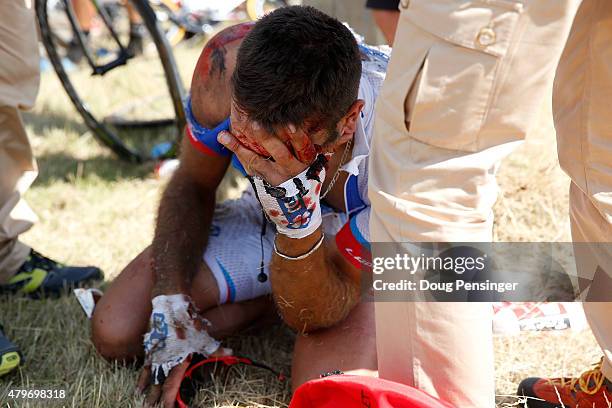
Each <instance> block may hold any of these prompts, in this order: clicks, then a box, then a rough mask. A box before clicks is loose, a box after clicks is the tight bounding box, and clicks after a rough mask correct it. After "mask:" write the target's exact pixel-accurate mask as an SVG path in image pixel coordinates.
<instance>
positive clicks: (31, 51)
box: [0, 0, 39, 283]
mask: <svg viewBox="0 0 612 408" xmlns="http://www.w3.org/2000/svg"><path fill="white" fill-rule="evenodd" d="M37 41H38V40H37V35H36V21H35V19H34V13H33V11H32V10H30V9H28V8H27V7H26V6H25V5H24V2H23V0H5V1H2V2H1V3H0V283H4V282H6V281H7V280H8V279H9V277H10V276H12V274H13V273H15V272H16V271H17V269H18V268H19V267H20V266H21V264H23V262H24V261H25V260H26V258H27V256H28V254H29V252H30V248H28V247H27V246H25V245H24V244H22V243H20V242H19V241H18V240H17V237H18V236H19V235H20V234H21V233H23V232H25V231H27V230H28V229H29V228H30V227H31V226H32V223H33V222H34V220H35V215H34V213H33V212H32V210H30V208H29V207H28V206H27V204H26V203H25V202H24V201H23V200H22V198H21V197H22V195H23V193H24V192H25V191H26V190H27V188H28V187H29V186H30V184H31V183H32V181H34V179H35V178H36V175H37V174H38V172H37V168H36V163H35V161H34V157H33V155H32V149H31V147H30V142H29V141H28V137H27V134H26V132H25V129H24V125H23V122H22V120H21V115H20V114H19V109H26V108H30V107H32V105H33V104H34V100H35V98H36V94H37V93H38V84H39V72H38V69H39V68H38V64H39V60H38V58H39V57H38V43H37Z"/></svg>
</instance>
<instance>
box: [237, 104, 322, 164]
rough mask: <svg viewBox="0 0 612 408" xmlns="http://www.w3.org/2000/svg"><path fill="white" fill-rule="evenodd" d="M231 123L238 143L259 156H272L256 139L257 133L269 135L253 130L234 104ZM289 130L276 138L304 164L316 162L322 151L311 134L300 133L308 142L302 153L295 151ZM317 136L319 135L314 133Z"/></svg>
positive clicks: (279, 133) (277, 133) (278, 133)
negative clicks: (318, 154)
mask: <svg viewBox="0 0 612 408" xmlns="http://www.w3.org/2000/svg"><path fill="white" fill-rule="evenodd" d="M231 121H232V128H231V131H232V134H233V135H234V136H235V137H236V139H238V141H239V142H240V143H241V144H242V145H243V146H244V147H246V148H247V149H249V150H251V151H253V152H255V153H257V154H259V155H260V156H264V157H270V156H272V155H271V154H270V152H268V151H267V150H266V148H265V147H263V146H262V145H261V144H260V143H258V141H257V140H256V138H255V137H254V135H255V133H262V134H263V133H267V130H265V129H261V128H259V129H257V130H254V129H253V125H252V122H250V121H249V119H248V118H247V117H246V115H245V114H243V113H241V112H240V111H239V110H238V109H236V107H235V105H234V104H233V103H232V111H231ZM287 132H288V130H287V129H285V130H279V131H276V132H275V133H274V137H277V138H279V139H280V140H281V141H283V142H284V143H285V145H286V146H287V149H289V151H290V152H291V154H293V155H294V156H295V157H296V158H297V159H298V160H300V161H301V162H303V163H307V164H310V163H312V162H313V161H314V159H315V158H316V156H317V153H320V152H321V151H322V149H321V146H320V145H317V144H314V143H313V142H312V140H313V139H312V138H311V137H310V136H309V135H310V132H309V134H304V133H300V135H301V136H302V137H304V138H307V139H308V140H306V141H305V143H301V144H302V145H303V146H304V147H303V148H302V149H301V150H300V151H295V149H294V148H293V145H292V143H291V140H290V135H289V133H287ZM313 134H314V135H315V136H320V135H317V134H316V133H315V132H313ZM260 137H261V135H260Z"/></svg>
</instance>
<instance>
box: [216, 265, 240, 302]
mask: <svg viewBox="0 0 612 408" xmlns="http://www.w3.org/2000/svg"><path fill="white" fill-rule="evenodd" d="M215 260H216V261H217V264H218V265H219V268H221V272H222V273H223V277H224V278H225V281H226V282H227V286H228V288H229V294H228V301H229V302H230V303H234V300H235V299H236V286H235V285H234V281H233V280H232V277H231V276H230V274H229V273H228V272H227V269H225V266H223V264H222V263H221V262H220V261H219V259H217V258H215Z"/></svg>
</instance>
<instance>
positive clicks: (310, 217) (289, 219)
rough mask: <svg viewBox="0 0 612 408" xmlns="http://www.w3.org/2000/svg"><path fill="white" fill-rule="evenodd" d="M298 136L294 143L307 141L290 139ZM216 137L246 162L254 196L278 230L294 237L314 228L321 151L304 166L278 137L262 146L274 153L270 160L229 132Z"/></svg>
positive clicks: (318, 214)
mask: <svg viewBox="0 0 612 408" xmlns="http://www.w3.org/2000/svg"><path fill="white" fill-rule="evenodd" d="M296 133H297V132H296ZM294 134H295V133H294ZM271 139H273V140H271ZM298 139H299V140H300V141H299V142H295V143H294V146H298V147H299V146H301V145H300V144H299V143H309V142H306V141H305V140H307V138H301V137H298V138H295V139H292V140H298ZM219 140H224V141H225V143H227V144H226V146H227V147H228V148H229V149H230V150H232V151H234V152H235V153H236V154H237V155H238V158H239V159H240V161H241V162H242V163H243V164H246V166H247V168H248V170H247V171H248V172H249V173H250V174H251V176H252V177H251V182H252V183H253V188H254V189H255V193H256V194H257V198H258V199H259V202H260V204H261V206H262V208H263V210H264V212H265V213H266V215H267V216H268V219H270V221H272V222H273V223H274V224H276V230H277V232H279V233H280V234H283V235H286V236H288V237H290V238H294V239H297V238H304V237H306V236H308V235H310V234H312V233H313V232H314V231H316V229H317V228H318V227H319V226H320V225H321V222H322V218H321V203H320V195H321V187H322V185H323V180H324V179H325V164H326V162H327V159H326V157H325V156H324V155H323V154H319V155H318V156H317V157H316V159H315V160H314V162H313V163H312V164H311V165H310V166H307V165H306V164H304V163H302V162H301V161H299V160H298V159H297V158H296V157H294V156H293V154H292V153H291V152H290V151H289V149H288V148H287V147H286V146H285V145H284V144H283V143H282V142H281V141H280V140H278V139H276V138H269V139H264V141H268V143H267V146H265V147H266V148H267V149H269V151H270V152H271V153H272V154H273V156H272V158H273V159H274V160H275V161H274V162H273V161H269V160H265V159H264V158H263V157H261V156H259V155H258V154H256V153H254V152H252V151H250V150H248V149H247V148H246V147H244V146H243V145H242V144H241V143H240V142H238V141H236V139H235V138H233V139H232V135H230V134H223V135H220V136H219Z"/></svg>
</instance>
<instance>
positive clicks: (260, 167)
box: [217, 131, 273, 178]
mask: <svg viewBox="0 0 612 408" xmlns="http://www.w3.org/2000/svg"><path fill="white" fill-rule="evenodd" d="M217 140H218V141H219V143H221V144H222V145H223V146H225V147H226V148H228V149H229V150H231V151H232V152H234V153H235V154H236V156H238V160H240V163H242V165H243V166H244V169H245V170H246V172H247V173H248V174H250V175H261V176H264V178H265V176H266V174H269V173H271V172H272V171H273V169H272V167H271V165H272V163H271V162H270V161H268V160H266V159H265V158H263V157H262V156H260V155H258V154H257V153H255V152H253V151H251V150H249V149H247V148H246V147H244V146H243V145H242V144H241V143H240V142H239V141H238V139H236V138H235V137H234V136H233V135H232V134H231V133H229V132H225V131H224V132H219V136H218V137H217Z"/></svg>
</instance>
